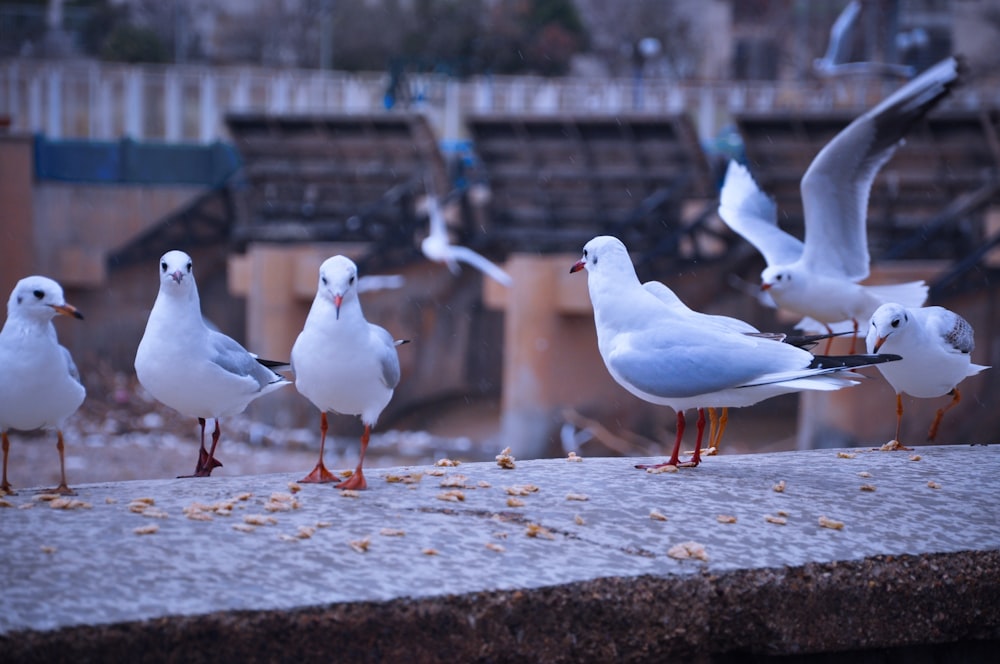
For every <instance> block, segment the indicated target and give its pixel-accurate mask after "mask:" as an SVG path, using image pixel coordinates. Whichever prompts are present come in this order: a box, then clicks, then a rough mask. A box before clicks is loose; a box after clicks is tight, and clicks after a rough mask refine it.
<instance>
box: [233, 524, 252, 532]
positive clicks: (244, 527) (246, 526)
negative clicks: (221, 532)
mask: <svg viewBox="0 0 1000 664" xmlns="http://www.w3.org/2000/svg"><path fill="white" fill-rule="evenodd" d="M233 530H238V531H240V532H241V533H252V532H253V531H255V530H257V526H254V525H251V524H249V523H234V524H233Z"/></svg>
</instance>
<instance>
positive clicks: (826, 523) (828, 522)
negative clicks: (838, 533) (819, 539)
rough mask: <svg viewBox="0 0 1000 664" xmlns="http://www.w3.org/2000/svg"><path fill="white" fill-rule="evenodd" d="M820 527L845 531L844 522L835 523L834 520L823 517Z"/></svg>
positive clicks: (820, 519)
mask: <svg viewBox="0 0 1000 664" xmlns="http://www.w3.org/2000/svg"><path fill="white" fill-rule="evenodd" d="M819 525H820V526H822V527H823V528H831V529H833V530H843V529H844V522H843V521H835V520H834V519H829V518H827V517H825V516H821V517H820V518H819Z"/></svg>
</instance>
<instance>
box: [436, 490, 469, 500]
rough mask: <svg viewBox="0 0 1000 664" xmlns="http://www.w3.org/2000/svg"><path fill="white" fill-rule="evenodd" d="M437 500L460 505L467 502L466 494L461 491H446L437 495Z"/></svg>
mask: <svg viewBox="0 0 1000 664" xmlns="http://www.w3.org/2000/svg"><path fill="white" fill-rule="evenodd" d="M437 499H438V500H447V501H451V502H455V503H458V502H462V501H464V500H465V494H464V493H463V492H461V491H459V490H458V489H452V490H451V491H445V492H444V493H439V494H438V495H437Z"/></svg>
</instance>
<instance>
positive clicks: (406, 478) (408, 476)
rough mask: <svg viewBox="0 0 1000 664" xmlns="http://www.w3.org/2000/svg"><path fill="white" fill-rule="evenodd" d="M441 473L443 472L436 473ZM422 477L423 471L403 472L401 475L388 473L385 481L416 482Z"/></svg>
mask: <svg viewBox="0 0 1000 664" xmlns="http://www.w3.org/2000/svg"><path fill="white" fill-rule="evenodd" d="M436 474H443V473H436ZM423 478H424V474H423V473H405V474H403V475H394V474H392V473H390V474H389V475H386V476H385V481H386V482H389V483H390V484H416V483H417V482H419V481H420V480H422V479H423Z"/></svg>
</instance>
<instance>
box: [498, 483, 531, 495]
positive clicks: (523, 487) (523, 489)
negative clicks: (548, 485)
mask: <svg viewBox="0 0 1000 664" xmlns="http://www.w3.org/2000/svg"><path fill="white" fill-rule="evenodd" d="M504 491H506V492H507V495H508V496H527V495H528V494H529V493H538V491H539V489H538V487H537V486H535V485H534V484H516V485H514V486H508V487H505V488H504Z"/></svg>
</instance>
